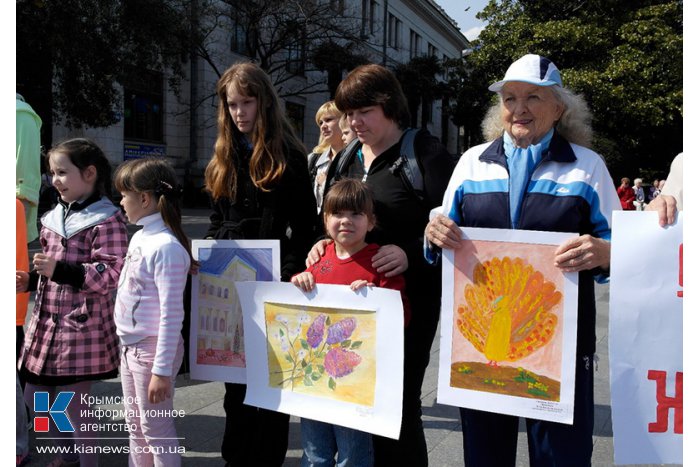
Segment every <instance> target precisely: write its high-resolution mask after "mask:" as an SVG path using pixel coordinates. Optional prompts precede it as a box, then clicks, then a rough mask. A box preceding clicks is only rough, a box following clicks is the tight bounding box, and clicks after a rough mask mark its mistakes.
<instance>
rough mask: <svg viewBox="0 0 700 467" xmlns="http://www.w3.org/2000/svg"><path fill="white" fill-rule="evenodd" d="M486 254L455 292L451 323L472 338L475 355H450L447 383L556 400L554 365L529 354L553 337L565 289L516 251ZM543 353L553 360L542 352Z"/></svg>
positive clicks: (558, 384) (545, 358) (558, 391)
mask: <svg viewBox="0 0 700 467" xmlns="http://www.w3.org/2000/svg"><path fill="white" fill-rule="evenodd" d="M488 258H489V259H485V258H483V257H482V259H481V260H477V261H476V262H472V263H471V264H470V266H469V267H468V269H467V270H469V271H470V272H471V276H470V277H469V278H468V279H467V281H466V283H465V284H464V286H463V288H462V289H461V293H459V292H458V293H457V296H456V297H455V298H456V303H455V305H456V309H455V315H454V328H453V329H454V332H455V334H456V335H459V336H462V337H463V338H464V339H465V340H466V342H465V344H466V343H468V344H471V346H470V347H472V348H473V351H472V352H470V354H471V353H473V356H472V357H471V358H470V357H468V356H467V354H464V355H461V356H462V358H461V359H458V360H453V363H452V371H451V384H452V385H453V386H454V387H460V388H465V389H477V390H480V391H487V392H495V393H500V394H509V395H516V396H520V397H527V398H537V399H546V400H554V401H556V400H559V395H560V381H559V380H558V378H556V373H557V371H554V372H552V371H548V370H547V369H545V367H543V366H541V365H539V364H534V366H533V360H532V358H529V359H528V357H530V356H533V358H534V357H535V356H536V355H533V354H537V353H538V351H540V352H541V349H543V348H544V347H546V346H547V344H549V343H551V342H552V341H553V340H554V338H555V336H556V334H557V328H558V326H557V325H558V323H559V318H558V315H559V313H558V308H560V307H559V305H560V303H561V302H562V300H563V295H562V293H561V292H560V291H559V290H557V286H556V285H555V283H554V282H552V281H550V280H547V278H546V277H545V275H544V274H543V273H542V272H541V271H539V270H538V269H537V268H536V267H534V266H533V265H531V264H530V263H528V261H527V260H526V259H523V258H522V257H520V256H517V255H514V256H513V257H511V256H509V255H498V256H489V257H488ZM468 344H467V345H468ZM478 355H481V358H478V357H477V356H478ZM541 356H543V359H544V360H545V361H547V360H549V361H550V363H553V361H552V359H551V356H550V357H548V356H547V355H546V353H545V354H542V355H541ZM484 360H485V361H486V362H487V363H484ZM521 360H522V361H521ZM538 360H539V359H538ZM557 360H558V358H556V357H555V358H554V361H557ZM514 362H518V363H517V364H513V363H514ZM554 366H555V367H556V366H557V365H556V364H555V365H554Z"/></svg>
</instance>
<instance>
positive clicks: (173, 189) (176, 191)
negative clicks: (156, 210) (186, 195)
mask: <svg viewBox="0 0 700 467" xmlns="http://www.w3.org/2000/svg"><path fill="white" fill-rule="evenodd" d="M154 193H155V195H156V197H158V198H160V197H161V196H165V197H166V198H170V199H177V198H178V197H179V196H180V195H181V194H182V188H181V187H179V186H173V185H171V184H170V183H168V182H166V181H163V180H159V181H158V188H156V189H155V190H154Z"/></svg>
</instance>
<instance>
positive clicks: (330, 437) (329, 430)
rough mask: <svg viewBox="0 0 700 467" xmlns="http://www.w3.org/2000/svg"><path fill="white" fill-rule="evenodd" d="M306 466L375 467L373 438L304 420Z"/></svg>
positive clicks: (303, 440)
mask: <svg viewBox="0 0 700 467" xmlns="http://www.w3.org/2000/svg"><path fill="white" fill-rule="evenodd" d="M301 445H302V447H303V448H304V455H303V456H302V458H301V465H302V467H326V466H330V467H332V466H334V465H336V462H335V455H336V453H338V462H337V465H338V467H371V466H372V465H373V463H374V455H373V452H372V435H371V434H369V433H365V432H364V431H359V430H353V429H352V428H346V427H344V426H339V425H331V424H330V423H324V422H318V421H316V420H309V419H308V418H302V419H301Z"/></svg>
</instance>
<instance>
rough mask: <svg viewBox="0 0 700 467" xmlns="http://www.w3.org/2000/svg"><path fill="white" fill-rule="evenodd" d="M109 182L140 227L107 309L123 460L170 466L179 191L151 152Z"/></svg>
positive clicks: (181, 242) (184, 247)
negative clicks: (117, 356) (115, 344)
mask: <svg viewBox="0 0 700 467" xmlns="http://www.w3.org/2000/svg"><path fill="white" fill-rule="evenodd" d="M114 185H115V186H116V188H117V190H119V191H120V192H121V194H122V201H121V205H122V206H123V207H124V211H126V217H127V218H128V219H129V222H131V223H132V224H137V225H141V226H143V229H141V230H140V231H138V232H136V233H135V234H134V236H133V238H132V239H131V243H130V244H129V253H128V254H127V256H126V260H125V264H124V268H123V269H122V273H121V277H120V278H119V288H118V290H117V303H116V306H115V309H114V315H115V320H116V322H117V334H118V335H119V340H120V342H121V344H122V358H121V369H120V372H121V378H122V390H123V393H124V407H125V409H126V422H127V426H129V427H130V428H129V446H130V447H131V449H130V452H129V465H137V466H147V465H159V466H160V465H162V466H168V467H177V466H179V465H180V461H181V460H180V452H181V451H182V449H180V446H179V444H178V441H177V433H176V431H175V419H174V418H173V416H172V415H169V414H172V412H173V396H174V393H175V377H176V376H177V372H178V369H179V368H180V365H181V364H182V357H183V354H184V351H185V349H184V342H183V339H182V335H181V334H180V331H181V329H182V321H183V319H184V317H185V310H184V302H183V299H184V292H185V283H186V282H187V272H188V271H189V268H190V264H192V254H191V253H190V242H189V240H188V238H187V236H186V235H185V233H184V231H183V230H182V225H181V215H180V208H179V206H178V203H177V201H178V198H179V195H180V191H181V190H180V189H179V188H178V187H177V177H176V175H175V171H174V170H173V168H172V167H171V166H170V165H169V164H168V163H167V162H166V161H165V160H164V159H156V158H147V159H135V160H131V161H129V162H126V163H124V164H122V165H121V166H120V167H119V168H118V169H117V173H116V175H115V177H114Z"/></svg>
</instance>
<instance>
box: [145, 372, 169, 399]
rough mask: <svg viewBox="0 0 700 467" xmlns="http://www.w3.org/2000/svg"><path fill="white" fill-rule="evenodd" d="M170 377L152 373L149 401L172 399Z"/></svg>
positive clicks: (149, 385)
mask: <svg viewBox="0 0 700 467" xmlns="http://www.w3.org/2000/svg"><path fill="white" fill-rule="evenodd" d="M170 386H171V383H170V378H169V377H167V376H160V375H151V382H150V383H149V384H148V402H150V403H151V404H158V403H159V402H163V401H164V400H165V399H166V398H168V399H170V396H171V394H170Z"/></svg>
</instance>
